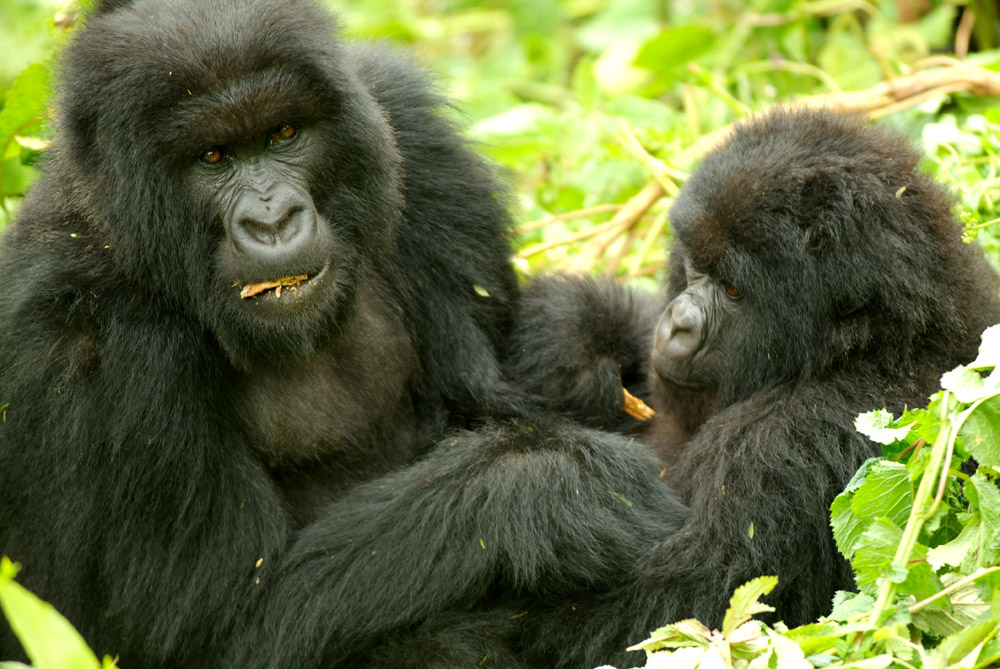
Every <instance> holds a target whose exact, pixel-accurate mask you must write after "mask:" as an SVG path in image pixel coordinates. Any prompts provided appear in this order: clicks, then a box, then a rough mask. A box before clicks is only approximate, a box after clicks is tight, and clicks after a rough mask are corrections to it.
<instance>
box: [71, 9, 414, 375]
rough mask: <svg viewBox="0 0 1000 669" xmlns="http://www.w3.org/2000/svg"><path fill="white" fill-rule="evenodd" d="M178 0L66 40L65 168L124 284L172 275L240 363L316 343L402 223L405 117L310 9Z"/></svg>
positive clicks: (185, 301)
mask: <svg viewBox="0 0 1000 669" xmlns="http://www.w3.org/2000/svg"><path fill="white" fill-rule="evenodd" d="M117 4H118V5H122V4H124V3H117ZM171 4H177V3H176V2H170V0H166V1H165V0H155V1H153V0H139V1H137V2H133V3H129V4H127V5H126V6H123V7H120V8H119V9H118V10H116V11H114V12H113V13H99V14H98V15H96V16H94V17H92V19H91V21H90V24H89V26H88V31H89V33H90V38H89V39H87V40H77V41H75V42H74V43H73V44H72V45H71V46H70V48H69V49H68V53H67V54H66V56H65V60H64V63H63V85H62V87H61V90H62V94H61V95H60V96H59V102H58V105H59V106H58V113H57V118H58V119H59V120H60V131H59V132H58V133H57V134H58V136H59V137H61V138H62V140H63V141H64V142H65V143H66V146H63V147H61V153H62V154H63V155H64V156H65V157H66V160H65V161H64V162H63V163H62V164H63V166H64V167H65V168H67V169H68V170H69V171H70V172H71V176H72V177H73V180H74V182H76V183H80V184H81V187H80V188H79V190H80V192H83V193H88V194H89V195H90V198H89V200H88V201H87V202H86V203H85V206H86V207H87V208H89V209H90V210H91V212H92V217H93V220H102V221H107V222H108V224H107V226H106V229H103V230H101V231H100V234H101V235H102V237H103V238H102V239H101V241H102V242H103V243H102V246H105V247H107V248H106V251H107V253H108V254H109V255H110V256H111V257H112V259H113V265H114V267H115V268H116V269H117V270H118V271H119V272H120V276H121V278H122V280H123V281H126V282H143V283H145V284H146V285H147V286H149V285H159V288H160V291H158V292H159V294H160V295H161V296H162V298H163V299H164V300H166V301H167V302H168V303H169V306H170V307H171V308H173V309H179V310H182V311H185V312H194V313H195V314H196V315H197V317H198V318H200V319H201V320H202V321H203V322H206V323H211V324H212V327H211V329H212V330H213V332H214V333H215V335H216V337H217V338H218V340H219V342H220V343H221V345H222V346H223V348H224V349H225V350H226V351H227V353H228V355H229V356H230V358H231V359H232V360H233V361H236V362H243V363H245V362H246V361H247V356H248V355H249V354H248V351H250V350H251V349H254V350H256V351H257V352H258V353H259V354H261V355H265V356H266V355H273V354H284V355H289V354H290V355H299V354H303V353H307V352H309V351H310V350H313V349H314V348H315V347H316V346H317V344H318V343H320V342H319V341H317V338H318V337H320V334H321V333H326V332H331V331H333V330H332V328H331V326H333V325H335V324H336V323H337V322H338V320H340V319H342V318H343V317H344V316H345V315H346V313H347V312H348V311H349V310H350V309H351V308H352V305H353V302H354V293H355V291H356V286H357V285H358V281H359V277H360V276H361V275H362V274H364V272H365V271H366V269H368V267H369V266H370V264H371V262H372V257H373V256H374V255H375V254H376V253H378V252H379V251H380V250H381V249H383V248H384V247H385V246H386V245H387V244H389V243H390V242H391V240H392V237H393V235H394V233H395V229H396V227H397V225H398V222H399V218H400V216H399V213H400V211H401V202H402V196H401V191H400V188H401V186H400V175H399V171H400V156H399V153H398V151H397V148H396V146H395V143H394V138H393V134H392V131H391V129H390V127H389V124H388V122H387V119H386V117H385V114H384V113H383V112H382V110H381V108H380V107H379V106H378V104H377V103H376V102H375V100H374V99H373V98H372V96H371V94H370V92H369V91H368V90H367V87H366V86H364V85H362V83H361V82H360V81H359V80H358V78H357V75H356V73H355V71H354V68H352V67H351V66H350V58H351V55H350V54H349V52H348V50H347V49H345V48H343V46H342V45H341V44H339V43H337V42H335V41H334V40H331V39H330V38H329V35H330V33H331V31H332V30H333V27H334V26H333V25H332V24H331V20H330V18H329V17H328V16H327V15H325V14H324V13H322V12H320V11H318V10H317V8H315V7H313V6H312V5H310V4H308V3H302V5H301V6H300V5H296V6H295V11H294V12H289V11H287V9H288V8H287V7H285V6H284V5H282V4H281V3H258V4H257V5H255V7H256V11H255V12H248V11H245V10H244V9H241V8H240V5H241V4H243V3H240V2H236V1H231V0H213V1H211V2H203V3H184V8H183V11H170V8H169V7H164V5H171ZM154 6H155V7H154ZM107 9H108V7H105V8H104V10H105V11H106V10H107ZM154 10H155V14H156V16H157V17H158V20H157V22H155V23H150V22H149V20H148V17H149V15H150V14H151V12H153V11H154ZM259 13H263V15H259ZM303 13H309V14H311V15H309V16H303V15H302V14H303ZM192 40H196V41H197V42H198V44H197V46H196V48H192V45H191V42H192ZM303 45H304V46H305V48H303ZM137 47H138V48H137ZM126 54H127V57H126ZM123 100H125V101H128V102H129V104H127V105H124V104H123ZM123 137H126V138H128V141H126V142H123V141H121V138H123ZM95 181H96V183H94V182H95ZM84 183H85V184H86V187H83V186H82V184H84ZM109 209H110V211H109ZM149 221H157V222H166V223H167V224H163V223H158V224H157V225H155V226H152V225H149V223H148V222H149ZM137 230H144V232H143V234H141V235H137V234H136V231H137ZM166 277H172V278H173V280H172V281H170V282H166V281H165V278H166Z"/></svg>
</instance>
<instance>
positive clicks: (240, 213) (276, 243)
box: [185, 121, 335, 318]
mask: <svg viewBox="0 0 1000 669" xmlns="http://www.w3.org/2000/svg"><path fill="white" fill-rule="evenodd" d="M311 132H312V130H311V129H310V128H308V127H301V128H300V127H298V126H297V125H296V124H294V123H290V122H287V121H285V122H281V123H279V124H277V125H276V126H275V127H274V128H273V129H272V130H270V131H269V132H267V133H266V134H265V135H264V136H262V137H258V138H257V141H255V142H252V143H226V144H213V145H212V146H210V147H207V148H206V149H205V150H204V151H202V152H201V154H199V156H198V158H197V160H195V161H193V164H192V166H191V167H190V169H189V170H187V172H186V175H185V181H186V182H187V184H188V187H189V188H190V189H191V190H192V191H194V192H196V193H197V194H198V196H199V199H201V200H202V201H203V202H205V203H207V206H208V207H210V208H212V209H214V210H215V211H216V212H217V214H218V216H219V218H220V219H221V221H222V224H223V227H224V229H225V235H224V237H222V238H221V239H220V241H219V248H218V251H217V254H216V259H217V264H218V268H219V272H220V273H221V274H222V275H223V276H224V277H232V285H231V288H232V289H233V291H232V293H233V299H234V300H235V299H237V298H238V299H239V300H241V301H242V302H243V303H244V308H246V309H254V310H256V313H258V314H260V315H261V316H263V317H265V318H287V317H288V314H290V313H293V312H295V311H296V310H301V309H305V308H308V305H309V304H310V303H313V304H316V303H322V302H323V301H324V298H326V297H327V296H326V295H325V293H326V292H328V291H329V289H330V288H331V286H332V282H329V281H327V277H328V276H329V275H330V273H331V265H333V264H334V263H335V259H334V257H333V255H334V254H333V251H334V249H335V244H334V243H333V239H332V236H331V234H330V230H329V224H328V222H327V221H326V220H325V219H324V218H323V217H322V216H321V215H320V214H319V212H318V211H317V209H316V204H315V202H314V201H313V198H312V196H311V195H310V193H309V180H308V174H309V172H310V170H309V164H310V161H312V162H315V160H314V158H313V157H312V156H311V153H312V152H311V150H310V144H311V141H312V140H311V137H310V134H311ZM324 289H326V290H324Z"/></svg>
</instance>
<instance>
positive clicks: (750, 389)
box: [511, 110, 1000, 667]
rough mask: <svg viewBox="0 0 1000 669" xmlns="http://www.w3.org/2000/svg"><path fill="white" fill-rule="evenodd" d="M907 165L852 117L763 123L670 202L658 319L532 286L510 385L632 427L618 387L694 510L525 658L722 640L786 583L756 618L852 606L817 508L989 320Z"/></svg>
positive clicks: (927, 186)
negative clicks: (891, 414)
mask: <svg viewBox="0 0 1000 669" xmlns="http://www.w3.org/2000/svg"><path fill="white" fill-rule="evenodd" d="M918 162H919V156H918V155H917V154H916V153H915V152H914V151H913V149H912V148H911V147H910V146H908V144H907V143H906V142H905V141H904V140H902V139H901V138H899V137H897V136H896V135H894V134H892V133H890V132H887V131H885V130H882V129H878V128H871V127H868V126H866V125H865V124H864V122H863V121H862V120H861V119H859V118H856V117H853V116H849V115H845V114H838V113H833V112H825V111H806V110H798V111H796V110H778V111H774V112H771V113H768V114H765V115H763V116H761V117H758V118H754V119H751V120H749V121H747V122H744V123H742V124H740V125H739V126H738V127H737V128H736V130H735V132H734V134H733V135H732V136H731V137H730V138H729V139H728V141H726V142H725V144H724V145H723V146H721V147H720V148H718V149H716V150H715V151H714V152H713V153H711V154H710V155H708V156H707V157H706V158H705V160H704V162H703V163H702V164H701V166H700V167H699V168H698V170H697V171H696V172H695V173H694V174H693V175H692V177H691V178H690V180H689V181H688V182H687V184H686V185H685V187H684V189H683V190H682V192H681V194H680V196H679V197H678V199H677V201H676V202H675V204H674V206H673V208H672V210H671V212H670V217H671V221H672V224H673V229H674V233H675V244H674V248H673V253H672V255H671V262H670V277H669V280H668V284H667V291H666V292H667V296H666V297H667V300H668V303H667V304H666V305H665V306H664V305H663V303H660V304H659V305H653V304H651V303H649V302H647V301H644V300H643V299H641V297H640V296H638V295H632V294H628V293H626V292H624V291H622V290H621V289H620V288H618V287H617V286H615V285H613V284H611V283H609V282H603V283H602V282H594V281H585V280H573V279H569V278H562V279H558V278H550V279H545V280H540V281H538V282H537V283H536V284H535V285H534V286H533V287H531V288H530V289H529V295H528V296H527V297H526V298H525V299H524V300H523V301H522V303H521V305H520V307H519V308H520V310H521V311H522V323H521V325H520V327H519V331H518V333H517V334H516V336H515V338H514V341H515V344H514V347H513V351H514V358H513V360H512V363H511V364H512V367H513V369H514V371H515V372H516V373H517V374H519V375H520V376H521V378H522V379H523V381H524V382H525V383H526V384H527V385H528V386H529V387H530V388H532V389H533V390H534V391H535V392H536V393H538V394H539V395H541V396H543V397H547V398H550V400H549V401H550V403H551V404H552V405H553V406H554V407H556V408H561V409H563V410H566V411H570V412H573V413H575V414H577V415H578V416H579V417H580V418H581V419H582V420H587V421H588V422H590V423H592V424H604V425H606V426H613V425H619V424H620V422H621V421H620V416H623V415H624V413H623V411H622V390H621V383H620V382H619V381H618V379H617V375H618V374H619V372H620V374H621V378H622V379H623V381H624V382H625V384H626V386H631V388H630V389H631V391H632V392H633V393H635V394H637V395H641V396H644V397H646V398H647V399H648V401H650V403H651V404H652V405H653V406H654V408H655V409H656V410H657V414H656V416H655V417H654V418H653V419H652V420H651V421H649V423H648V424H646V425H643V426H641V427H639V428H638V430H639V433H640V434H641V435H642V438H643V441H644V442H645V443H646V444H647V445H649V446H650V447H651V449H653V450H654V451H656V452H657V453H658V454H659V455H660V456H661V458H662V459H663V461H664V464H665V469H664V478H665V480H666V481H667V482H668V483H669V484H670V486H671V487H672V488H673V489H675V490H676V491H678V492H679V493H680V494H681V496H682V498H683V499H684V500H685V501H686V502H687V503H688V504H689V505H690V507H691V516H690V518H689V520H688V521H687V524H686V525H685V526H684V528H683V529H682V530H681V531H680V532H678V533H676V534H674V535H672V536H669V537H667V538H665V539H664V541H663V542H662V543H661V544H660V545H659V546H658V547H657V549H656V550H655V551H653V552H652V553H651V554H650V555H649V556H648V557H647V558H645V559H643V560H642V561H640V564H639V565H638V567H637V570H636V573H635V574H634V576H633V577H632V578H631V579H628V580H626V581H625V585H623V586H622V588H620V589H619V590H618V591H615V592H613V593H611V594H610V595H607V594H603V595H597V596H594V597H592V598H590V599H588V600H580V601H577V602H576V611H577V612H578V613H574V614H572V616H570V615H566V614H563V615H559V616H555V615H551V614H549V615H545V614H541V615H538V616H534V620H536V621H537V623H538V626H539V627H538V631H537V632H538V633H537V634H534V633H533V634H530V635H529V636H528V638H531V639H533V640H534V642H535V644H534V646H533V648H532V651H533V652H534V653H536V655H535V657H540V658H544V659H547V660H549V661H550V662H551V666H566V667H577V666H593V665H594V664H598V663H599V662H603V661H607V660H609V659H611V658H610V657H609V656H608V655H606V653H607V650H608V649H609V648H615V647H617V648H619V649H620V648H624V647H625V646H626V645H627V644H629V643H635V642H637V641H639V640H641V639H642V638H643V636H644V635H645V634H647V633H648V631H649V630H650V629H653V628H654V627H656V626H657V625H658V624H662V623H664V622H667V621H670V620H677V619H681V618H685V617H689V616H697V617H698V618H700V619H701V620H703V621H704V622H706V623H709V624H712V625H718V624H719V623H720V622H721V619H722V615H723V613H724V611H725V608H726V604H727V601H728V598H729V596H730V594H731V593H732V591H733V589H734V588H735V587H737V586H739V585H740V584H741V583H743V582H745V581H746V580H748V579H750V578H753V577H755V576H759V575H762V574H777V575H778V576H779V585H778V588H777V589H776V590H775V592H774V593H772V595H771V596H770V597H769V598H768V600H769V603H770V604H771V605H773V606H775V607H776V609H777V612H776V614H775V617H776V618H779V619H783V620H785V622H787V623H788V624H790V625H795V624H801V623H805V622H807V621H810V620H814V619H815V618H816V617H818V616H820V615H822V614H825V613H828V612H829V609H830V603H831V598H832V596H833V594H834V591H836V590H838V589H852V588H853V579H852V575H851V571H850V569H849V568H848V565H847V563H846V562H845V561H844V560H843V559H842V558H841V557H840V555H839V554H838V552H837V549H836V546H835V544H834V542H833V538H832V536H831V532H830V528H829V507H830V503H831V502H832V500H833V498H834V496H836V495H837V494H838V493H839V492H840V491H841V490H842V489H843V488H844V486H845V485H846V483H847V481H848V480H849V479H850V477H851V476H852V475H853V473H854V472H855V470H856V469H857V468H858V467H859V466H860V465H861V463H862V462H863V461H864V460H865V459H866V458H867V457H869V456H873V455H876V454H877V453H878V448H877V446H875V445H874V444H872V443H871V442H869V441H868V440H867V439H866V438H865V437H864V436H862V435H861V434H859V433H857V432H856V431H855V430H854V427H853V421H854V418H855V416H856V415H857V414H858V413H860V412H862V411H866V410H870V409H872V408H877V407H882V406H887V407H889V408H890V410H892V411H895V412H899V411H901V410H902V409H903V407H904V406H909V407H913V406H916V405H920V404H921V403H923V402H925V401H926V400H925V398H926V397H927V396H928V395H929V394H931V393H932V392H933V391H934V390H935V389H937V387H938V379H939V376H940V373H941V372H942V371H946V370H948V369H951V368H952V367H954V366H955V365H958V364H959V363H963V362H967V361H969V360H971V359H972V358H974V357H975V354H976V349H977V344H978V342H979V335H980V333H981V332H982V330H983V329H985V328H986V327H987V326H988V325H989V324H991V323H994V322H996V321H997V320H1000V305H998V302H997V283H996V280H995V277H994V276H993V274H992V272H991V271H990V270H989V269H988V268H987V266H986V264H985V262H984V260H983V258H982V255H981V253H979V250H978V249H977V248H976V247H973V246H967V245H965V244H963V243H962V241H961V230H960V228H959V226H958V225H956V223H955V220H954V218H953V216H952V214H951V205H952V198H951V196H950V195H949V194H948V193H947V192H946V191H945V189H944V188H942V187H941V186H939V185H937V184H935V183H933V182H932V181H931V180H930V179H929V178H928V177H927V176H925V175H924V174H922V173H921V172H920V171H919V169H918ZM650 351H652V353H651V354H650ZM632 424H633V427H635V421H632ZM560 608H561V607H560ZM574 617H576V618H577V620H579V621H580V622H579V623H578V626H574V625H573V624H572V623H571V622H570V619H572V618H574ZM621 621H625V622H624V623H623V622H621ZM616 644H617V646H616ZM617 660H618V661H619V662H621V663H627V662H628V659H627V658H626V657H621V656H619V657H618V658H617ZM619 666H622V665H621V664H620V665H619Z"/></svg>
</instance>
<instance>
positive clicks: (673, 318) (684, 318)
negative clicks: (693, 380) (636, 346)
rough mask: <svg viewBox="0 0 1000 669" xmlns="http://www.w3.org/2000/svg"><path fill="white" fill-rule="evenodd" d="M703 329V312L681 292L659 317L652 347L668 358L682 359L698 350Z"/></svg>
mask: <svg viewBox="0 0 1000 669" xmlns="http://www.w3.org/2000/svg"><path fill="white" fill-rule="evenodd" d="M704 331H705V322H704V312H703V311H702V310H701V309H700V308H699V307H698V305H697V304H695V303H694V300H692V299H691V298H690V296H689V295H688V294H687V293H682V294H680V295H679V296H678V297H677V298H676V299H674V301H673V302H671V303H670V304H669V305H668V306H667V309H666V311H664V312H663V315H662V316H661V317H660V322H659V323H658V324H657V326H656V341H655V344H654V347H655V349H656V350H657V351H660V352H661V353H662V354H665V355H666V356H668V357H669V358H672V359H674V360H684V359H687V358H690V357H691V356H693V355H694V354H695V353H697V352H698V349H699V348H700V347H701V342H702V338H703V335H704Z"/></svg>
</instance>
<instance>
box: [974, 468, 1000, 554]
mask: <svg viewBox="0 0 1000 669" xmlns="http://www.w3.org/2000/svg"><path fill="white" fill-rule="evenodd" d="M965 496H966V498H967V499H968V500H969V510H970V511H972V512H978V515H979V523H978V527H977V528H976V536H975V539H974V546H973V548H972V555H970V557H971V558H974V559H975V561H976V562H975V566H978V567H987V566H990V565H992V564H993V563H994V562H996V560H997V557H998V556H1000V490H998V489H997V487H996V484H994V483H993V482H992V481H990V480H989V479H987V478H986V477H985V476H984V475H983V474H982V473H980V472H977V473H976V474H975V475H973V477H972V478H971V479H970V481H969V482H968V483H967V484H966V486H965ZM972 526H973V524H972V523H970V525H969V527H972Z"/></svg>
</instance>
